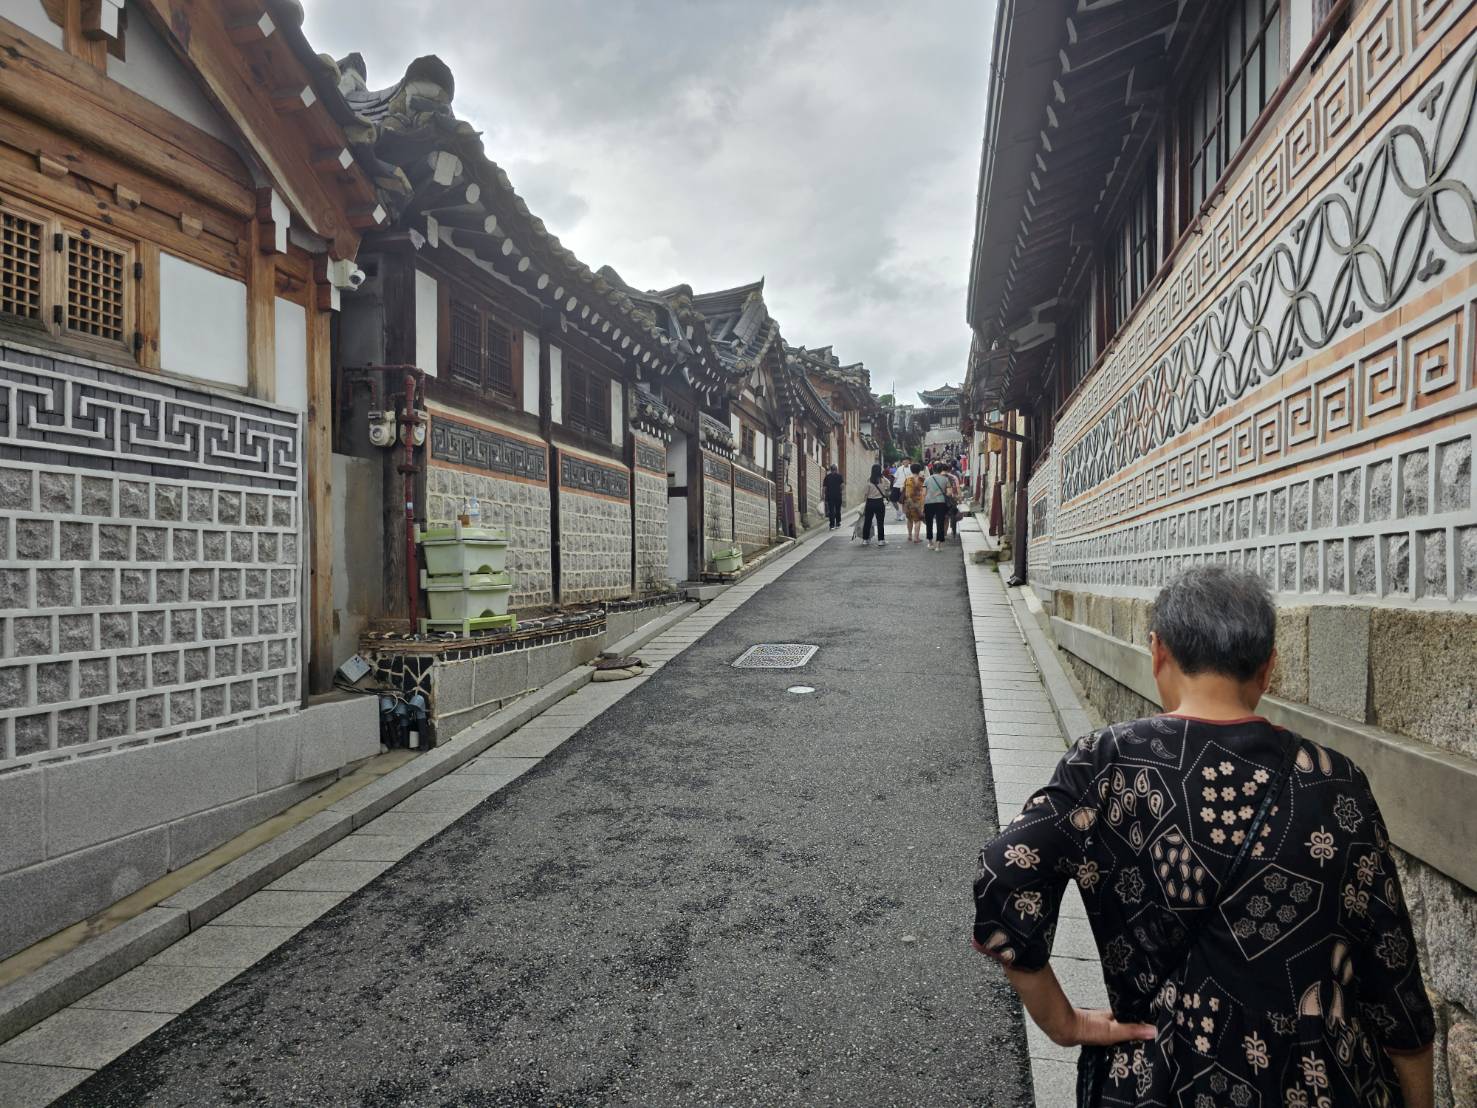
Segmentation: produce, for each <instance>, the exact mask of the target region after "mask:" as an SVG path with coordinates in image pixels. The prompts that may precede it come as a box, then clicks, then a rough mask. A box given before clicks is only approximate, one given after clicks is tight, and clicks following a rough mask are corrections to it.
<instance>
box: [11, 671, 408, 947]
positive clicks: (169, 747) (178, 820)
mask: <svg viewBox="0 0 1477 1108" xmlns="http://www.w3.org/2000/svg"><path fill="white" fill-rule="evenodd" d="M379 749H380V745H379V703H378V699H377V698H376V697H373V696H357V697H351V698H349V699H346V700H339V701H333V702H330V703H326V704H319V705H315V706H313V707H311V708H306V709H304V710H302V711H294V712H291V713H289V714H286V715H281V716H274V717H270V718H267V719H261V720H255V721H252V722H247V723H240V724H237V725H235V726H231V727H226V728H222V729H220V730H217V731H213V732H211V733H210V734H207V735H195V736H192V737H188V738H182V739H175V740H173V741H172V742H166V743H158V744H155V745H152V746H142V747H136V748H133V749H128V750H119V751H117V752H115V753H105V754H101V755H99V756H97V757H92V758H83V759H79V760H77V761H72V762H65V763H60V764H52V765H48V766H46V767H45V768H39V767H38V768H35V769H23V770H20V771H17V772H14V773H8V774H5V775H3V776H0V827H3V828H4V829H5V834H4V835H3V836H0V958H5V957H8V956H9V955H11V954H14V953H15V952H16V951H18V950H23V949H24V948H25V947H27V946H29V945H31V944H32V943H34V942H37V941H39V940H41V939H44V938H45V937H46V936H48V935H51V934H53V933H55V932H57V931H59V930H61V929H62V928H64V927H68V926H70V925H71V924H74V923H76V922H78V921H79V920H83V919H86V918H87V917H88V916H91V915H94V914H96V913H98V912H101V911H102V910H103V909H104V908H107V907H108V906H109V905H111V904H113V903H115V902H116V901H119V900H121V899H123V898H124V897H126V896H128V895H130V894H131V893H134V892H136V891H138V890H139V889H141V888H143V887H144V886H145V885H147V884H149V883H150V882H153V881H157V880H158V879H159V878H161V877H163V876H164V875H165V874H167V873H170V872H171V871H173V870H177V869H179V868H180V867H181V866H183V865H185V864H187V863H189V862H192V861H194V860H195V859H196V858H198V857H200V856H201V855H202V854H205V853H206V852H208V851H210V850H212V849H214V848H215V847H217V846H219V845H220V844H221V843H223V842H225V841H227V840H228V839H231V838H234V837H235V836H237V835H239V834H241V833H242V832H244V831H246V830H248V829H250V828H252V827H255V826H256V825H257V824H259V823H261V822H262V821H264V820H267V819H270V818H271V817H272V816H275V815H277V814H278V813H279V812H281V811H283V810H284V809H286V808H289V807H291V806H292V805H293V804H296V803H298V802H299V801H301V800H305V799H306V798H307V797H309V796H311V795H312V794H313V793H315V792H317V791H319V790H320V789H323V788H324V787H325V786H326V785H328V784H329V783H330V782H331V781H332V780H333V779H334V777H335V776H336V775H338V774H339V773H340V772H341V771H342V770H343V769H344V767H346V766H348V765H350V764H352V763H354V762H356V761H359V760H361V759H364V758H368V757H371V756H373V755H375V754H377V753H379Z"/></svg>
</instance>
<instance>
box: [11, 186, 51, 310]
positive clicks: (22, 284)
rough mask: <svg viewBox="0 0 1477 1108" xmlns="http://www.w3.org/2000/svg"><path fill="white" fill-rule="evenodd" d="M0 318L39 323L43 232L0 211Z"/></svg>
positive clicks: (16, 215) (31, 222)
mask: <svg viewBox="0 0 1477 1108" xmlns="http://www.w3.org/2000/svg"><path fill="white" fill-rule="evenodd" d="M0 220H3V222H0V314H3V315H9V316H15V317H16V318H18V319H25V320H36V321H39V320H40V319H41V310H42V308H41V292H42V285H41V244H42V236H43V234H44V233H45V228H44V227H42V225H41V224H40V223H38V222H37V221H36V220H33V219H27V218H26V217H25V216H23V215H20V214H19V213H17V212H9V211H4V210H0Z"/></svg>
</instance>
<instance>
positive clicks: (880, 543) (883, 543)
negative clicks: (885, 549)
mask: <svg viewBox="0 0 1477 1108" xmlns="http://www.w3.org/2000/svg"><path fill="white" fill-rule="evenodd" d="M877 545H878V546H886V545H887V543H885V542H884V541H882V540H881V539H878V540H877Z"/></svg>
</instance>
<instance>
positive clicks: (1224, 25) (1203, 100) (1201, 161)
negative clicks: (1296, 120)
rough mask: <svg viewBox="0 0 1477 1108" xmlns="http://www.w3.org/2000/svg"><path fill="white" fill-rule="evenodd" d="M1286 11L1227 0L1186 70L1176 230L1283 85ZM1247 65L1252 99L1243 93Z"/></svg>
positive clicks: (1271, 0)
mask: <svg viewBox="0 0 1477 1108" xmlns="http://www.w3.org/2000/svg"><path fill="white" fill-rule="evenodd" d="M1253 9H1259V15H1258V17H1257V18H1258V22H1257V23H1256V25H1255V27H1252V28H1249V27H1248V24H1249V23H1250V22H1251V20H1250V18H1249V13H1251V12H1252V11H1253ZM1285 15H1286V4H1285V3H1284V2H1283V0H1234V2H1233V3H1232V5H1231V6H1230V7H1229V8H1228V10H1227V11H1226V12H1224V13H1223V14H1222V15H1221V16H1220V19H1219V21H1218V23H1217V25H1216V28H1215V31H1214V33H1213V34H1212V36H1211V41H1210V42H1209V43H1208V44H1207V45H1206V47H1205V49H1204V50H1203V51H1202V52H1201V54H1200V57H1199V61H1198V63H1197V64H1196V65H1194V66H1192V67H1191V68H1190V70H1189V72H1191V73H1193V74H1197V75H1198V76H1196V77H1194V78H1193V79H1191V80H1189V81H1187V82H1186V84H1185V87H1184V88H1183V89H1182V90H1181V94H1180V96H1179V97H1178V99H1179V101H1180V103H1181V105H1182V107H1181V109H1180V113H1179V116H1178V119H1177V120H1176V124H1177V134H1178V139H1179V147H1180V159H1179V160H1180V165H1179V178H1180V181H1181V187H1180V194H1181V197H1182V207H1181V211H1180V226H1181V227H1182V228H1183V227H1188V226H1189V224H1190V223H1191V222H1193V221H1194V219H1195V218H1196V217H1197V216H1198V215H1199V213H1200V211H1201V209H1202V208H1203V207H1204V206H1205V204H1206V202H1207V201H1208V200H1209V199H1210V197H1212V196H1214V195H1215V193H1216V190H1217V189H1218V188H1219V187H1220V185H1221V182H1222V181H1223V180H1224V178H1225V175H1226V171H1227V169H1229V168H1230V166H1231V165H1232V163H1233V162H1234V160H1235V158H1236V154H1237V151H1239V150H1240V149H1241V147H1242V145H1243V144H1244V143H1245V142H1246V140H1247V138H1249V137H1250V136H1251V135H1252V133H1253V132H1254V131H1255V129H1256V124H1257V120H1258V119H1259V118H1261V115H1262V113H1263V112H1265V111H1266V109H1267V105H1268V104H1270V103H1271V102H1272V99H1273V97H1274V96H1275V95H1276V92H1277V89H1278V87H1279V86H1280V85H1281V83H1282V79H1283V75H1284V72H1285V70H1286V66H1287V62H1288V59H1287V56H1286V54H1287V50H1286V46H1287V44H1286V34H1285V29H1284V27H1283V22H1284V17H1285ZM1269 43H1270V44H1271V49H1272V51H1274V52H1271V53H1269V50H1268V45H1269ZM1233 55H1235V57H1234V60H1233ZM1253 67H1254V72H1255V81H1256V84H1257V94H1256V97H1253V96H1251V95H1250V94H1249V85H1250V82H1251V79H1252V73H1253ZM1253 101H1255V102H1254V103H1253ZM1233 109H1234V110H1233Z"/></svg>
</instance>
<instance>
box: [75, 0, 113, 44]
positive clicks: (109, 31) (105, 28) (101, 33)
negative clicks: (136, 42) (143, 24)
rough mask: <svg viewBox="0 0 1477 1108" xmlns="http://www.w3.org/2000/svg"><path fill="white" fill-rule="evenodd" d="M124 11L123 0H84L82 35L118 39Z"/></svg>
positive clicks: (90, 37) (91, 37) (89, 37)
mask: <svg viewBox="0 0 1477 1108" xmlns="http://www.w3.org/2000/svg"><path fill="white" fill-rule="evenodd" d="M122 12H123V2H122V0H82V37H83V38H88V39H105V40H106V39H116V38H117V37H118V31H119V27H120V24H121V20H122Z"/></svg>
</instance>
